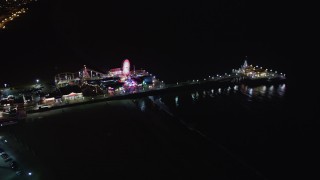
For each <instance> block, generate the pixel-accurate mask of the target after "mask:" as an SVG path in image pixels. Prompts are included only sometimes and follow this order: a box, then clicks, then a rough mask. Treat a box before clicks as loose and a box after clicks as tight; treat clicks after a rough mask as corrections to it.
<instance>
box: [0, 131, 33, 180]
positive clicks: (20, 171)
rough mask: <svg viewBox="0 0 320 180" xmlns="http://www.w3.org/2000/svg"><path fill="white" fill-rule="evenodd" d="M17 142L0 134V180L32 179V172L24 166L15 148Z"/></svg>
mask: <svg viewBox="0 0 320 180" xmlns="http://www.w3.org/2000/svg"><path fill="white" fill-rule="evenodd" d="M16 147H18V146H17V142H15V141H14V140H13V139H12V138H11V137H9V136H4V135H3V134H0V179H1V180H15V179H17V180H23V179H29V180H30V179H34V178H33V176H34V174H33V172H32V171H31V170H30V169H28V168H27V167H25V166H24V164H23V163H22V161H21V158H20V156H19V154H17V153H16V152H18V151H17V150H16V149H15V148H16Z"/></svg>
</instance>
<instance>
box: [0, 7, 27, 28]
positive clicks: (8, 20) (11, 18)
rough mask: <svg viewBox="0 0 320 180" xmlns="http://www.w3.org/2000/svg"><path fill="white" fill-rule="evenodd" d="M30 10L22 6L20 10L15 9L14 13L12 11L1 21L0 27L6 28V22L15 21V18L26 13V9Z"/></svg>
mask: <svg viewBox="0 0 320 180" xmlns="http://www.w3.org/2000/svg"><path fill="white" fill-rule="evenodd" d="M27 10H28V8H22V9H20V10H18V11H15V12H13V13H11V14H10V15H9V16H8V17H6V18H4V19H3V20H2V21H1V22H0V29H5V28H6V24H7V23H8V22H10V21H13V20H14V19H15V18H17V17H19V16H20V15H21V14H24V13H26V11H27Z"/></svg>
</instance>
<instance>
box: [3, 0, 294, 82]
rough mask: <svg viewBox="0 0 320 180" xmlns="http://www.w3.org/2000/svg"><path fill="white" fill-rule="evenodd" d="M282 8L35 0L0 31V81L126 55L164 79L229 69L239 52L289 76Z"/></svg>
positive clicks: (106, 65) (101, 66)
mask: <svg viewBox="0 0 320 180" xmlns="http://www.w3.org/2000/svg"><path fill="white" fill-rule="evenodd" d="M100 3H101V2H100ZM283 8H284V5H280V4H277V6H274V5H272V4H249V3H244V2H237V1H234V2H232V3H228V2H222V1H218V2H210V3H209V2H204V1H201V2H197V3H188V2H183V3H178V2H175V3H172V2H164V1H163V2H161V3H158V4H148V3H146V2H130V1H128V2H123V1H121V2H120V3H119V2H116V1H114V2H113V1H111V2H108V5H107V6H103V5H102V4H99V2H90V3H84V2H73V1H71V2H70V1H68V2H64V1H49V0H41V1H38V2H37V3H35V4H34V5H33V6H32V7H31V8H30V10H29V11H28V13H27V14H26V15H24V16H23V17H21V18H19V19H17V20H16V21H14V22H11V23H10V24H8V28H7V29H6V30H5V31H1V32H0V37H1V41H2V43H1V49H2V52H3V53H2V59H4V61H3V62H2V67H5V68H3V69H2V71H1V76H2V77H4V78H2V80H1V83H13V84H14V83H21V82H32V81H34V79H36V78H40V79H41V78H42V79H48V80H52V81H53V76H54V75H55V74H56V73H60V72H66V71H67V72H70V71H71V72H73V71H77V70H79V69H80V68H81V67H82V66H83V65H84V64H85V65H87V66H88V67H92V68H93V69H96V70H99V71H106V70H108V69H111V68H116V67H120V66H121V63H122V61H123V59H125V58H128V59H129V60H131V63H132V64H133V65H135V67H136V68H137V69H140V68H144V69H146V70H148V71H149V72H151V73H153V74H155V75H157V76H158V77H159V78H160V79H162V80H164V81H167V82H175V81H183V80H187V79H191V78H203V77H206V76H208V75H211V74H213V73H224V72H230V71H231V69H233V68H238V67H240V65H241V64H242V63H243V60H244V58H245V56H248V60H249V63H250V64H254V65H260V66H263V67H267V68H270V69H272V68H274V69H277V70H278V71H282V72H284V73H286V74H288V76H290V73H291V63H290V55H288V54H290V53H292V52H291V51H292V48H293V45H292V44H291V42H292V41H293V40H292V39H291V33H290V31H288V30H289V29H290V23H291V19H290V18H289V17H290V16H289V14H288V15H283V14H282V11H283ZM271 12H272V13H271ZM21 60H22V62H21ZM17 62H20V63H21V64H17ZM14 71H18V72H17V73H15V74H14V75H12V73H13V72H14ZM8 74H10V75H8ZM22 74H23V79H21V78H20V76H21V75H22Z"/></svg>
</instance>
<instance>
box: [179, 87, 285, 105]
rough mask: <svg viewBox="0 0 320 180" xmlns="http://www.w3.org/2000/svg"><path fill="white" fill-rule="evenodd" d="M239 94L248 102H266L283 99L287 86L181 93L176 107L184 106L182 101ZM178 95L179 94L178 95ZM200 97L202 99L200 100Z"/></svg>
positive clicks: (195, 100)
mask: <svg viewBox="0 0 320 180" xmlns="http://www.w3.org/2000/svg"><path fill="white" fill-rule="evenodd" d="M239 93H240V94H242V95H244V96H245V97H247V101H257V100H258V101H264V100H271V99H274V98H283V97H284V96H285V94H286V84H279V85H261V86H255V87H251V86H247V85H240V86H238V85H235V86H233V87H230V86H228V87H224V88H213V89H208V90H201V91H193V92H190V93H187V94H188V95H187V96H186V93H183V92H181V93H179V96H174V97H173V98H174V101H175V107H178V106H183V103H184V102H182V103H181V102H180V101H181V99H182V100H183V99H186V98H190V100H191V102H193V103H195V102H197V101H201V100H204V99H207V98H213V99H214V98H216V97H219V96H230V95H231V96H234V95H236V96H239ZM177 95H178V94H177ZM199 97H200V98H199Z"/></svg>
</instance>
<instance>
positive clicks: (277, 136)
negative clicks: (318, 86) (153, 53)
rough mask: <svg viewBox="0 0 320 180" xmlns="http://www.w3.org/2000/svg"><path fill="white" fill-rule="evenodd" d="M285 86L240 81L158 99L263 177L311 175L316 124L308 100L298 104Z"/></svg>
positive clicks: (316, 156) (292, 90) (314, 156)
mask: <svg viewBox="0 0 320 180" xmlns="http://www.w3.org/2000/svg"><path fill="white" fill-rule="evenodd" d="M290 88H293V87H290V86H289V85H287V84H278V85H261V86H252V87H250V86H247V85H239V86H230V87H224V88H213V89H202V90H198V91H192V92H185V93H177V94H170V95H166V96H163V97H161V101H162V102H164V103H165V104H166V105H167V106H168V107H169V108H170V109H171V111H172V112H173V113H174V114H175V116H177V117H179V118H180V119H181V120H182V121H183V122H186V124H187V126H189V127H190V128H194V129H196V130H198V131H199V132H200V134H203V135H204V136H205V137H206V138H207V139H209V140H210V141H212V142H214V143H218V144H221V145H222V146H224V147H225V148H226V149H227V150H228V151H229V153H230V154H233V155H234V156H236V157H237V158H239V159H240V160H241V161H243V162H245V163H247V164H248V165H249V166H251V167H252V168H254V169H256V170H258V171H259V172H260V173H262V174H263V175H264V176H265V177H266V178H268V179H286V178H289V177H301V178H305V177H313V176H314V175H315V172H316V171H315V170H314V168H315V166H313V165H312V164H313V163H315V162H316V161H317V159H318V155H317V154H318V153H317V149H318V148H316V147H317V139H318V137H319V133H318V128H319V125H318V123H315V122H314V116H313V115H312V114H309V111H308V112H307V111H305V110H304V108H309V107H310V106H309V105H310V104H308V105H307V104H303V103H301V102H300V101H299V100H300V99H299V97H300V96H299V97H298V96H294V95H295V91H297V90H296V89H290ZM300 94H304V93H303V92H302V91H301V92H300ZM304 105H305V106H304Z"/></svg>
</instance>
